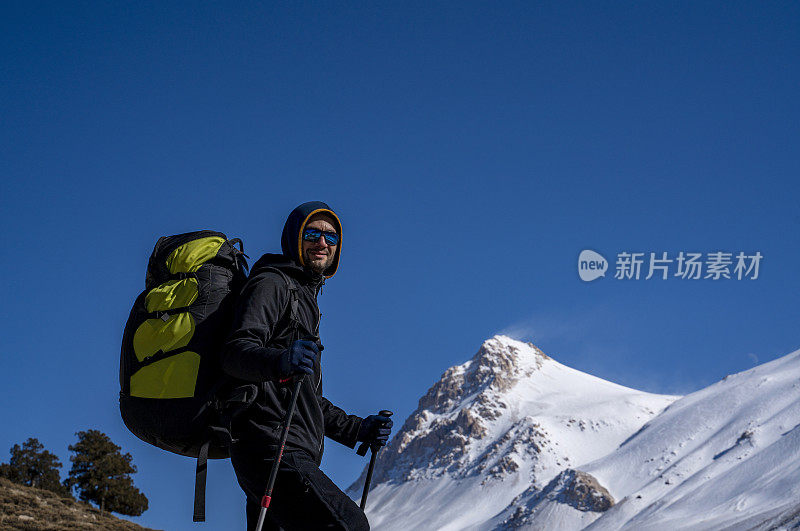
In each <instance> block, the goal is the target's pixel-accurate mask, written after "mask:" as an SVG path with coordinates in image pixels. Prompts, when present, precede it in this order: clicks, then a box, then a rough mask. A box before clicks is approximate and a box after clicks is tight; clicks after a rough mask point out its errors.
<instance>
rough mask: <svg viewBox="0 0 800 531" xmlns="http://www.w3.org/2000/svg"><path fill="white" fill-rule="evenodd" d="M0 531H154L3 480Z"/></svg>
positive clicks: (89, 507) (41, 491) (47, 493)
mask: <svg viewBox="0 0 800 531" xmlns="http://www.w3.org/2000/svg"><path fill="white" fill-rule="evenodd" d="M0 529H25V530H29V531H39V530H42V531H44V530H47V531H67V530H70V531H72V530H79V529H90V530H91V529H97V530H107V531H122V530H126V531H153V530H150V529H149V528H145V527H142V526H140V525H137V524H134V523H133V522H129V521H127V520H121V519H119V518H116V517H114V516H112V515H109V514H108V513H106V514H100V510H99V509H95V508H94V507H92V506H90V505H88V504H86V503H83V502H80V501H76V500H72V499H70V498H62V497H60V496H58V495H57V494H55V493H52V492H50V491H46V490H41V489H35V488H33V487H26V486H24V485H19V484H17V483H12V482H11V481H8V480H7V479H4V478H0Z"/></svg>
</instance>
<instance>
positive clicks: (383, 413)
mask: <svg viewBox="0 0 800 531" xmlns="http://www.w3.org/2000/svg"><path fill="white" fill-rule="evenodd" d="M378 415H380V416H381V417H391V416H392V415H394V413H392V412H391V411H389V410H388V409H382V410H380V411H379V412H378ZM368 449H369V443H368V442H363V443H361V445H360V446H359V447H358V450H356V454H357V455H360V456H361V457H364V456H365V455H367V450H368Z"/></svg>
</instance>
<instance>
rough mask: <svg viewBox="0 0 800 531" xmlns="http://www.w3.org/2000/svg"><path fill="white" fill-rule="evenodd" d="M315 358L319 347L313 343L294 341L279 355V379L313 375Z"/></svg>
mask: <svg viewBox="0 0 800 531" xmlns="http://www.w3.org/2000/svg"><path fill="white" fill-rule="evenodd" d="M317 356H319V347H317V344H316V343H315V342H313V341H303V340H298V341H295V342H294V343H292V346H291V347H289V348H288V349H286V350H284V351H283V354H282V355H281V361H280V371H281V378H288V377H291V376H295V375H298V374H300V375H304V374H314V362H315V361H316V359H317Z"/></svg>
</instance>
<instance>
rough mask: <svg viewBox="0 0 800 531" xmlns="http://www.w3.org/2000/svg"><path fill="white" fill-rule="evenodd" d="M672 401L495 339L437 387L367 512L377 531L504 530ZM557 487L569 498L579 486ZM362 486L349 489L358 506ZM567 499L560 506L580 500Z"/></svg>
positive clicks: (379, 479)
mask: <svg viewBox="0 0 800 531" xmlns="http://www.w3.org/2000/svg"><path fill="white" fill-rule="evenodd" d="M677 398H678V397H672V396H663V395H653V394H649V393H644V392H640V391H636V390H634V389H629V388H626V387H623V386H620V385H617V384H614V383H611V382H607V381H605V380H602V379H600V378H596V377H594V376H591V375H589V374H585V373H582V372H580V371H576V370H574V369H571V368H569V367H566V366H564V365H561V364H559V363H558V362H556V361H555V360H553V359H551V358H549V357H548V356H546V355H545V354H544V353H543V352H542V351H541V350H539V349H538V348H536V347H535V346H534V345H532V344H529V343H522V342H519V341H515V340H513V339H510V338H508V337H504V336H495V337H493V338H491V339H489V340H487V341H486V342H484V344H483V345H482V346H481V348H480V349H479V351H478V353H477V354H476V355H475V356H474V357H473V358H472V359H471V360H470V361H468V362H466V363H464V364H462V365H458V366H456V367H452V368H450V369H448V370H447V371H446V372H445V373H444V375H442V378H441V379H440V380H439V381H438V382H436V383H435V384H434V385H433V386H432V387H431V388H430V389H429V390H428V392H427V393H426V394H425V396H423V397H422V398H421V399H420V402H419V407H418V408H417V410H416V411H415V412H414V413H412V414H411V416H409V418H408V419H407V420H406V421H405V423H404V425H403V427H402V428H401V429H400V430H399V432H398V433H397V435H396V436H395V437H394V438H393V439H392V440H391V441H390V443H389V445H388V446H387V447H386V448H385V449H384V450H383V451H381V453H380V455H379V458H378V463H377V465H376V472H375V476H374V477H373V488H372V490H371V493H370V508H369V509H368V516H369V518H370V522H371V524H372V527H373V528H375V529H463V528H469V527H486V526H497V525H500V524H501V522H496V521H493V520H492V518H493V517H495V516H496V515H499V514H503V513H504V512H505V511H506V510H507V508H509V507H510V506H513V505H514V503H518V502H519V501H520V500H519V499H517V498H518V496H520V495H524V493H526V492H528V493H531V492H539V491H542V490H543V489H545V487H547V486H548V484H549V483H550V482H551V480H554V478H556V476H558V475H559V474H560V473H562V472H564V471H565V470H567V469H575V468H578V467H580V466H581V465H584V464H587V463H589V462H591V461H594V460H596V459H598V458H600V457H602V456H605V455H607V454H609V453H610V452H612V451H613V450H614V449H615V448H617V447H618V446H619V445H620V444H622V443H623V441H625V440H626V439H628V438H629V437H631V436H632V435H633V434H634V433H636V432H637V430H639V429H640V428H641V427H642V426H643V425H644V424H645V423H646V422H647V421H649V420H650V419H652V418H653V417H655V416H656V415H657V414H658V413H660V412H661V411H662V410H664V408H666V407H667V406H668V405H669V404H671V403H672V402H673V401H675V400H676V399H677ZM564 477H570V478H572V479H571V481H572V483H571V484H570V485H571V486H573V487H574V486H575V485H576V484H575V481H577V480H576V478H583V476H579V475H577V474H575V473H573V474H572V475H571V476H564ZM363 479H364V474H362V477H361V478H359V480H357V481H356V482H355V483H354V484H353V485H352V486H351V487H350V489H349V493H350V494H351V496H353V497H354V498H357V497H358V496H359V495H360V487H361V486H362V485H363ZM589 483H591V481H590V480H586V482H584V483H580V485H579V486H580V487H581V488H584V487H586V486H587V485H589ZM584 490H585V489H584ZM570 492H571V493H573V496H572V497H570V496H566V498H564V496H561V497H559V496H556V498H559V499H573V498H574V497H575V496H574V494H575V493H577V492H583V491H582V490H581V489H577V490H576V489H572V490H571V491H570ZM589 495H590V496H594V493H593V492H592V493H590V494H589ZM515 500H516V501H515ZM575 503H576V504H577V505H578V506H581V504H582V503H584V502H583V501H581V502H575ZM567 507H568V508H570V510H573V509H572V508H571V506H567ZM574 511H576V512H579V513H581V514H583V512H581V511H578V510H574ZM589 514H591V515H594V516H593V518H592V519H594V518H596V515H595V513H589ZM586 523H589V522H586Z"/></svg>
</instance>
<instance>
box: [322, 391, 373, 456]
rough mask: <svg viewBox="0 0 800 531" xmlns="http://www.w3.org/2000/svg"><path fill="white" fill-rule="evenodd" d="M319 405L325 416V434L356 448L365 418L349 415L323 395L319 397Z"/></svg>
mask: <svg viewBox="0 0 800 531" xmlns="http://www.w3.org/2000/svg"><path fill="white" fill-rule="evenodd" d="M319 405H320V407H321V408H322V415H323V417H324V418H325V436H326V437H330V438H331V439H333V440H334V441H336V442H338V443H340V444H343V445H345V446H347V447H349V448H355V446H356V442H357V441H356V437H357V436H358V428H359V427H361V421H362V420H363V419H362V418H361V417H359V416H357V415H348V414H347V413H345V412H344V411H342V410H341V409H339V408H338V407H336V406H334V405H333V404H331V403H330V402H329V401H328V399H327V398H325V397H323V396H321V397H319Z"/></svg>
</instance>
